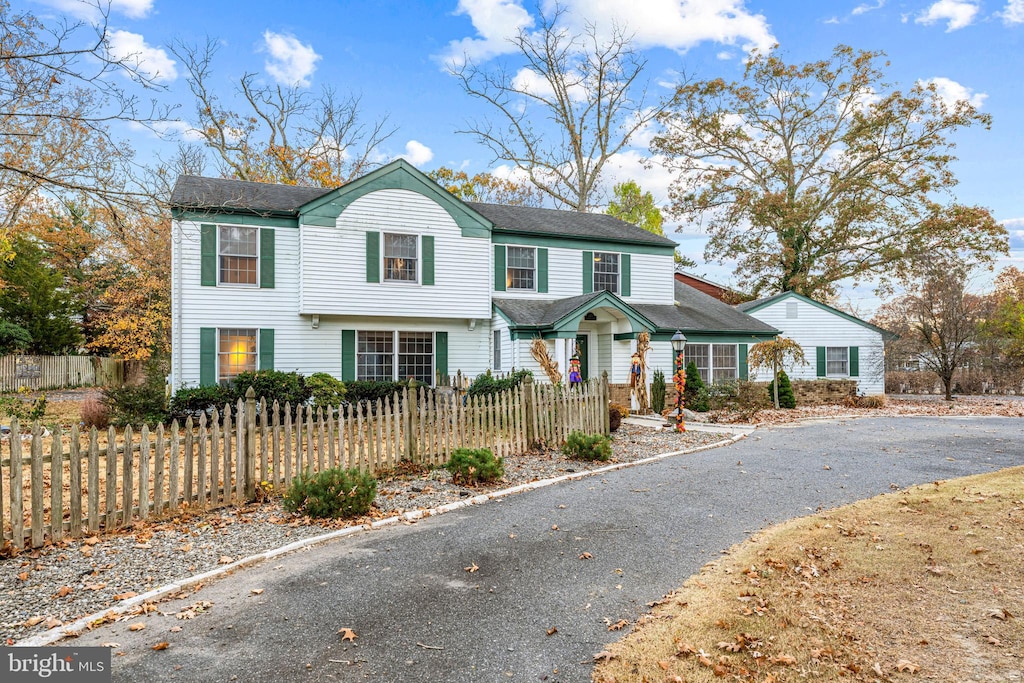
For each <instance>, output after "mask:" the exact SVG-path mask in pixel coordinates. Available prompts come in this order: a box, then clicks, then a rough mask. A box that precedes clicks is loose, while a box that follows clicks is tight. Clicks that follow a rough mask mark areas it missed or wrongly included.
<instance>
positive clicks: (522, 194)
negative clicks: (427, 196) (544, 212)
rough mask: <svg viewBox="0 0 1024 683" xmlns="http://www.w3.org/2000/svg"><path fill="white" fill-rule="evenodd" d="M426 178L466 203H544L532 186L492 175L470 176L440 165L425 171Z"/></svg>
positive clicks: (537, 190)
mask: <svg viewBox="0 0 1024 683" xmlns="http://www.w3.org/2000/svg"><path fill="white" fill-rule="evenodd" d="M427 176H429V177H430V179H431V180H433V181H434V182H435V183H437V184H438V185H440V186H441V187H443V188H444V189H446V190H448V192H450V193H452V194H453V195H455V196H456V197H458V198H459V199H462V200H464V201H468V202H485V203H487V204H509V205H514V206H540V205H541V204H542V202H543V201H544V195H543V193H542V192H541V191H540V190H539V189H537V188H536V187H534V186H533V185H530V184H528V183H518V182H516V181H514V180H511V179H509V178H502V177H500V176H496V175H494V174H492V173H477V174H475V175H473V176H470V175H469V174H468V173H466V172H465V171H456V170H454V169H451V168H448V167H446V166H441V167H439V168H436V169H434V170H433V171H428V172H427Z"/></svg>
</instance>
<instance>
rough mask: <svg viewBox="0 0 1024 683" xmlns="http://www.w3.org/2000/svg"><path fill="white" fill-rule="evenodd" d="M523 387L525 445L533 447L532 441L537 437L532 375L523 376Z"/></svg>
mask: <svg viewBox="0 0 1024 683" xmlns="http://www.w3.org/2000/svg"><path fill="white" fill-rule="evenodd" d="M523 387H524V390H523V402H524V404H525V408H526V425H525V426H526V447H527V448H533V443H534V441H535V440H536V438H537V434H536V431H537V429H536V427H537V423H536V420H534V395H533V375H527V376H526V377H524V378H523Z"/></svg>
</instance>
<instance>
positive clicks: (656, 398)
mask: <svg viewBox="0 0 1024 683" xmlns="http://www.w3.org/2000/svg"><path fill="white" fill-rule="evenodd" d="M651 409H652V410H653V411H654V412H656V413H658V414H659V415H661V412H662V411H663V410H665V373H664V372H662V371H661V370H655V371H654V375H653V376H652V377H651Z"/></svg>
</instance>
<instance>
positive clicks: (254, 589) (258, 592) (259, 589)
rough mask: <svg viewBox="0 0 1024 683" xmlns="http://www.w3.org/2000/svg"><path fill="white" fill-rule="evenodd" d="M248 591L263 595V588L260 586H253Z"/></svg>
mask: <svg viewBox="0 0 1024 683" xmlns="http://www.w3.org/2000/svg"><path fill="white" fill-rule="evenodd" d="M249 592H250V593H252V594H253V595H263V589H262V588H253V589H252V590H251V591H249Z"/></svg>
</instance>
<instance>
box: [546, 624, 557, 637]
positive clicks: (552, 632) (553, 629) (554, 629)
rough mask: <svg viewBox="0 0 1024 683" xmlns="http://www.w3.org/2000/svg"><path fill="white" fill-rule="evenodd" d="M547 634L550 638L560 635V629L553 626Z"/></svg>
mask: <svg viewBox="0 0 1024 683" xmlns="http://www.w3.org/2000/svg"><path fill="white" fill-rule="evenodd" d="M545 633H547V634H548V635H549V636H553V635H555V634H556V633H558V627H557V626H552V627H551V628H549V629H548V630H547V631H545Z"/></svg>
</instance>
